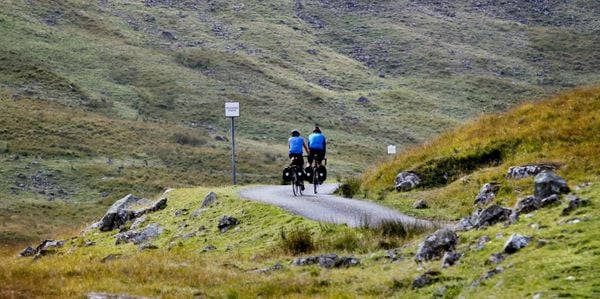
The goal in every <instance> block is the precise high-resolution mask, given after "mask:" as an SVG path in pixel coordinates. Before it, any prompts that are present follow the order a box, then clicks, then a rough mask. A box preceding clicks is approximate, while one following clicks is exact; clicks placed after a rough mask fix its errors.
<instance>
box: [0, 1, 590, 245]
mask: <svg viewBox="0 0 600 299" xmlns="http://www.w3.org/2000/svg"><path fill="white" fill-rule="evenodd" d="M598 11H600V10H599V9H598V4H597V3H595V2H589V1H570V2H568V3H562V2H561V3H555V2H552V3H546V2H544V3H541V2H539V1H534V2H523V3H521V2H518V3H517V2H514V3H513V2H510V3H508V2H506V3H505V2H502V3H497V2H495V1H487V2H486V1H476V2H475V1H453V2H451V3H450V2H445V1H418V2H415V1H381V2H377V3H375V2H369V3H355V2H352V1H350V2H348V1H295V2H286V3H281V2H280V1H246V2H244V3H237V4H236V3H231V2H229V1H210V2H198V1H121V2H110V1H98V2H95V1H91V2H90V1H82V0H67V1H26V2H24V1H12V0H6V1H3V2H2V10H1V11H0V101H2V104H3V107H2V109H0V113H1V114H2V119H1V120H0V121H1V122H2V128H0V151H2V152H3V153H4V155H3V156H2V162H3V163H2V165H1V166H0V176H1V178H2V182H3V183H2V186H1V190H0V192H1V193H0V195H1V197H2V199H3V200H2V201H1V203H0V204H1V207H2V208H1V210H0V215H1V216H0V217H1V219H3V221H2V222H0V223H1V224H2V227H0V239H3V240H9V239H10V240H23V239H31V238H36V237H38V236H48V235H51V234H52V232H54V231H56V230H57V229H59V228H60V227H65V226H67V227H70V226H71V225H79V224H81V223H83V222H85V221H86V219H89V218H90V217H93V215H98V213H99V211H100V210H101V209H103V208H104V207H106V205H107V204H108V203H110V202H112V201H114V200H115V199H117V198H119V197H121V196H124V195H125V194H127V193H129V192H135V193H137V194H140V195H145V196H150V195H153V194H156V193H157V192H158V191H160V190H163V189H164V188H166V187H169V186H193V185H222V184H224V182H227V181H229V169H230V165H229V156H228V151H229V148H228V146H227V143H228V142H227V141H216V140H215V139H214V138H215V137H217V136H228V135H229V134H228V130H229V122H228V120H227V119H226V118H225V117H223V106H224V105H223V102H225V101H239V102H240V103H241V107H242V108H241V110H242V117H240V118H239V119H238V121H237V132H238V138H237V140H238V142H239V147H238V149H239V151H238V156H239V161H238V162H239V165H238V167H239V168H238V169H239V171H240V172H241V174H240V181H241V182H242V183H253V182H263V183H276V182H278V172H279V169H280V168H281V166H282V165H283V164H285V159H284V158H283V157H284V155H285V151H286V148H285V142H286V139H287V134H288V132H289V130H290V129H292V128H299V129H301V131H303V132H304V133H307V132H308V131H309V130H310V128H311V126H312V125H313V124H314V123H319V124H320V125H321V127H322V128H323V129H324V132H325V134H326V135H327V136H328V138H329V142H330V146H329V153H328V154H329V161H330V177H332V178H336V177H346V176H351V175H358V174H359V173H361V172H362V171H363V170H364V169H366V168H368V167H370V166H372V165H373V164H374V163H376V162H377V161H381V160H383V159H385V157H384V155H385V146H387V145H388V144H396V145H398V146H399V147H400V148H405V147H407V146H410V145H414V144H417V143H419V142H422V141H424V140H428V139H429V138H430V137H432V136H435V135H437V134H439V133H440V132H443V131H446V130H447V129H448V128H451V127H454V126H456V125H458V124H460V123H462V122H464V121H465V120H468V119H471V118H473V117H476V116H478V115H480V114H481V113H482V112H485V113H489V112H493V111H500V110H504V109H506V108H507V107H510V106H512V105H514V104H515V103H518V102H520V101H521V100H523V99H529V98H535V97H538V96H541V95H547V94H550V93H552V92H554V91H556V90H561V89H564V88H569V87H572V86H577V85H581V84H589V83H595V82H598V81H599V79H600V77H599V75H598V72H597V71H596V70H597V69H598V67H599V63H600V57H599V56H598V55H597V51H596V49H595V45H597V44H598V43H600V41H599V40H598V38H599V35H598V34H597V32H596V31H597V27H598V26H597V25H598V20H599V19H600V16H599V15H598ZM17 157H18V159H17ZM109 159H110V160H111V161H112V164H110V165H109V164H108V163H107V162H108V161H109ZM146 163H147V165H146ZM19 173H20V174H21V176H20V177H17V176H18V175H19ZM34 179H35V182H36V183H35V184H37V186H33V185H34ZM19 184H24V187H20V186H19ZM27 184H30V185H31V186H29V185H27ZM11 187H17V189H23V190H13V189H11ZM41 192H44V193H43V194H42V193H41ZM105 192H107V193H108V196H106V197H103V196H101V195H102V194H103V193H104V194H106V193H105ZM49 198H51V199H54V201H52V202H49V201H48V199H49ZM9 199H10V200H9ZM75 203H77V205H83V206H82V207H81V208H79V207H77V208H76V209H80V210H81V211H80V212H78V213H73V212H72V211H71V210H72V209H71V207H72V205H73V204H75ZM47 206H49V207H50V208H47ZM40 216H42V217H41V220H40ZM55 220H56V223H53V222H54V221H55ZM34 225H36V226H37V227H36V228H35V229H33V230H30V229H27V230H24V229H20V227H23V226H25V227H32V226H34ZM25 232H27V233H25Z"/></svg>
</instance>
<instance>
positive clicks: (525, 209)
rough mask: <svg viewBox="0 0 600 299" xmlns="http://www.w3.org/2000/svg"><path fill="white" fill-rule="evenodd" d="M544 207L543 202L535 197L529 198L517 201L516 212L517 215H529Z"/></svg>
mask: <svg viewBox="0 0 600 299" xmlns="http://www.w3.org/2000/svg"><path fill="white" fill-rule="evenodd" d="M541 206H542V200H541V199H540V198H537V197H535V196H527V197H525V198H521V199H519V200H518V201H517V204H516V205H515V212H516V213H517V214H521V213H529V212H533V211H535V210H537V209H539V208H540V207H541Z"/></svg>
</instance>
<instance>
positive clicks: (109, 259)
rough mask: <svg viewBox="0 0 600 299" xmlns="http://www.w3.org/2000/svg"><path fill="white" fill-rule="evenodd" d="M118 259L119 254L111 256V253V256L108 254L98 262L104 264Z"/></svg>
mask: <svg viewBox="0 0 600 299" xmlns="http://www.w3.org/2000/svg"><path fill="white" fill-rule="evenodd" d="M118 258H121V254H118V253H115V254H113V253H111V254H109V255H107V256H105V257H103V258H102V259H101V260H100V262H101V263H106V262H110V261H114V260H116V259H118Z"/></svg>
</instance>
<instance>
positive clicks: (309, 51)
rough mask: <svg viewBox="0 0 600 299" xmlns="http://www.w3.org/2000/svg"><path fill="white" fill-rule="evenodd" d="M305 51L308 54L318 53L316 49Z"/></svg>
mask: <svg viewBox="0 0 600 299" xmlns="http://www.w3.org/2000/svg"><path fill="white" fill-rule="evenodd" d="M306 52H307V53H308V54H310V55H317V54H318V51H317V49H308V50H306Z"/></svg>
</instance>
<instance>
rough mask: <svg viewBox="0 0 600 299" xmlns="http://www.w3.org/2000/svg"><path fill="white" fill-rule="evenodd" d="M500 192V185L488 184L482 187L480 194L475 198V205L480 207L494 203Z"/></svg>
mask: <svg viewBox="0 0 600 299" xmlns="http://www.w3.org/2000/svg"><path fill="white" fill-rule="evenodd" d="M498 190H500V184H498V183H486V184H484V185H483V186H481V189H479V193H478V194H477V196H475V201H474V202H473V204H476V205H478V206H480V207H483V206H485V205H487V204H488V203H490V202H492V200H494V198H496V192H498Z"/></svg>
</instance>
